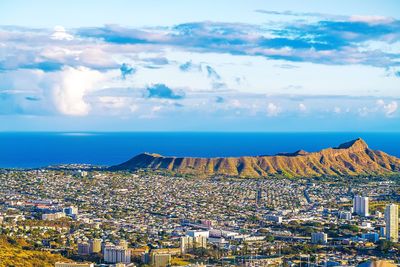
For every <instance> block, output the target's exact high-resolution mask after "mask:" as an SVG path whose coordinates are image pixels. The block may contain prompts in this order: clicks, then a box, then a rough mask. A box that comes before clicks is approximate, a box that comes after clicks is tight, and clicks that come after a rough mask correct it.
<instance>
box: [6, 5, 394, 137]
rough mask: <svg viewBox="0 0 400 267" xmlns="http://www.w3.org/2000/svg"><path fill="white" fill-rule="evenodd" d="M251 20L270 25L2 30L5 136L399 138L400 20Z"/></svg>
mask: <svg viewBox="0 0 400 267" xmlns="http://www.w3.org/2000/svg"><path fill="white" fill-rule="evenodd" d="M121 8H123V7H122V6H121ZM251 12H253V13H254V14H257V15H259V16H263V17H265V18H264V20H265V21H264V22H263V23H259V22H258V21H255V22H249V21H246V22H241V21H239V22H237V21H214V20H202V21H196V22H192V21H188V22H185V23H179V24H174V25H158V26H147V27H145V26H143V27H136V26H121V25H117V24H105V25H97V26H92V27H89V26H81V27H70V28H66V27H64V26H59V25H56V26H54V27H30V26H29V25H25V26H12V25H2V26H0V117H1V119H0V120H2V121H3V122H4V123H3V125H2V126H1V127H0V129H1V130H36V129H44V130H52V129H53V130H68V129H71V130H76V129H78V130H79V129H80V130H106V129H107V127H109V126H110V125H113V127H114V130H141V129H144V130H149V129H150V130H151V129H155V130H265V131H268V130H284V131H285V130H289V131H290V130H325V129H329V130H342V131H343V130H356V129H362V130H364V129H365V130H377V131H379V130H400V123H398V120H399V117H400V111H399V106H398V105H399V101H400V20H399V19H398V18H394V17H391V16H383V15H358V14H354V15H341V14H327V13H323V12H316V11H315V10H312V11H310V12H296V11H295V10H288V11H276V10H269V9H265V8H262V6H261V7H260V8H258V9H252V10H251ZM0 22H1V21H0ZM28 120H29V121H30V122H29V123H26V122H27V121H28ZM54 120H57V121H58V124H57V123H56V124H54V123H53V122H54ZM194 121H195V122H194ZM315 121H319V122H322V121H325V123H320V126H319V127H316V126H315V125H312V124H315ZM328 121H329V123H330V126H329V127H328V128H325V127H327V125H328ZM63 122H64V123H63ZM76 122H79V124H80V125H79V126H78V127H76V125H77V124H76ZM103 122H104V123H103ZM154 124H157V125H158V126H154ZM99 125H103V126H99ZM151 125H153V126H151ZM166 126H167V127H166ZM225 126H226V127H225ZM52 127H53V128H52ZM74 127H75V128H74ZM243 127H245V128H243ZM378 127H379V128H378Z"/></svg>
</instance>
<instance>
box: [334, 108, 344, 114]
mask: <svg viewBox="0 0 400 267" xmlns="http://www.w3.org/2000/svg"><path fill="white" fill-rule="evenodd" d="M333 112H334V113H336V114H339V113H342V109H341V108H340V107H334V108H333Z"/></svg>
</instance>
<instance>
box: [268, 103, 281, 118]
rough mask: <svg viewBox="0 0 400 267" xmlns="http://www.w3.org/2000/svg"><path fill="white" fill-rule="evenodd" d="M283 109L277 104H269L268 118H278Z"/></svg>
mask: <svg viewBox="0 0 400 267" xmlns="http://www.w3.org/2000/svg"><path fill="white" fill-rule="evenodd" d="M281 111H282V109H281V107H279V106H278V105H277V104H275V103H273V102H269V103H268V105H267V116H269V117H275V116H278V114H279V113H281Z"/></svg>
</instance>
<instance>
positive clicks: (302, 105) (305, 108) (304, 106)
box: [299, 103, 307, 112]
mask: <svg viewBox="0 0 400 267" xmlns="http://www.w3.org/2000/svg"><path fill="white" fill-rule="evenodd" d="M299 110H300V111H301V112H305V111H307V106H306V105H305V104H304V103H300V104H299Z"/></svg>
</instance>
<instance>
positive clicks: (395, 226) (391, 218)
mask: <svg viewBox="0 0 400 267" xmlns="http://www.w3.org/2000/svg"><path fill="white" fill-rule="evenodd" d="M385 222H386V239H387V240H390V241H392V242H398V241H399V206H398V205H396V204H389V205H387V206H386V208H385Z"/></svg>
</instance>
